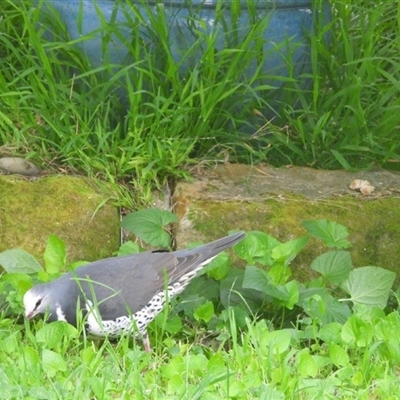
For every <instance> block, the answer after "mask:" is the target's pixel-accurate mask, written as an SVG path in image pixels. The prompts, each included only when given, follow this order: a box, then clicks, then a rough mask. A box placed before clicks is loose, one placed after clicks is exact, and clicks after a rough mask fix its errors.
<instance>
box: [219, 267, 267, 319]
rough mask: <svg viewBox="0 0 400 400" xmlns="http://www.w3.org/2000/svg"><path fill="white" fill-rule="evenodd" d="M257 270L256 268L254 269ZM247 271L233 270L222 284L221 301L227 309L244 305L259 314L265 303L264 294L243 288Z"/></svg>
mask: <svg viewBox="0 0 400 400" xmlns="http://www.w3.org/2000/svg"><path fill="white" fill-rule="evenodd" d="M254 268H255V267H254ZM244 274H245V271H244V270H242V269H233V268H232V269H231V270H230V271H229V273H228V275H227V277H226V278H225V279H223V280H222V281H221V282H220V299H221V303H222V305H223V306H224V307H225V308H228V307H230V306H235V305H238V304H244V305H245V306H246V307H248V308H250V309H251V310H252V311H253V312H257V310H259V308H260V304H262V303H263V302H264V301H265V294H264V292H261V291H258V290H253V289H247V288H244V287H243V278H244Z"/></svg>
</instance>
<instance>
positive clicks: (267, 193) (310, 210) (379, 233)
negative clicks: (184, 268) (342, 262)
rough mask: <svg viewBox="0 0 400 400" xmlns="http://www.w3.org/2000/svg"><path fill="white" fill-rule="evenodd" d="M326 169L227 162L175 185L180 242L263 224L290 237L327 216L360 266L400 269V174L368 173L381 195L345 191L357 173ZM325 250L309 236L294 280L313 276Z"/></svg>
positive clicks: (276, 234) (277, 234)
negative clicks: (314, 263) (341, 228)
mask: <svg viewBox="0 0 400 400" xmlns="http://www.w3.org/2000/svg"><path fill="white" fill-rule="evenodd" d="M323 173H324V172H321V171H315V172H314V171H311V170H310V169H309V168H304V169H300V168H296V169H294V170H293V171H291V169H287V170H284V169H280V170H276V169H272V168H270V167H268V168H267V167H264V168H263V167H257V168H255V169H254V168H251V167H250V166H242V165H241V166H237V167H236V166H235V165H233V166H232V165H230V166H223V167H218V168H217V169H216V170H210V171H205V172H204V171H202V175H201V176H200V177H199V178H198V179H197V180H194V181H193V182H191V183H187V182H180V183H178V185H177V186H176V189H175V193H174V198H173V204H175V210H176V213H177V214H178V216H179V217H180V222H179V225H178V226H177V229H176V231H177V235H176V236H177V239H176V240H177V243H178V246H179V247H180V248H181V247H183V246H185V245H186V244H187V243H188V242H191V241H196V240H202V241H208V240H213V239H216V238H218V237H221V236H224V235H226V234H227V232H228V231H229V230H238V229H240V230H245V231H249V230H260V231H263V232H266V233H268V234H270V235H272V236H274V237H276V238H277V239H278V240H280V241H282V242H285V241H288V240H291V239H294V238H297V237H299V236H302V235H305V234H307V231H306V230H305V228H303V226H302V225H301V222H302V221H305V220H316V219H327V220H332V221H336V222H338V223H340V224H343V225H345V226H346V227H347V228H348V230H349V238H348V239H349V241H350V243H351V244H352V247H351V248H350V249H349V250H350V252H351V256H352V260H353V264H354V266H355V267H361V266H368V265H374V266H380V267H384V268H388V269H390V270H392V271H394V272H396V273H397V272H400V263H399V260H400V199H399V196H398V193H399V191H398V187H399V185H400V175H397V174H392V173H386V174H384V173H383V172H379V175H374V174H373V173H371V174H370V175H369V176H368V179H369V180H370V181H371V182H372V183H373V184H374V185H376V192H375V193H376V195H375V196H362V195H361V194H356V193H352V192H351V191H349V189H348V184H349V183H350V181H351V179H354V178H356V177H358V176H359V175H358V174H357V173H353V174H352V173H348V172H344V171H337V172H336V174H335V171H327V172H326V175H325V176H323V175H322V174H323ZM313 174H315V176H313ZM386 176H387V178H386ZM302 179H303V180H304V184H302ZM386 179H387V180H386ZM389 183H390V184H389ZM307 185H309V188H310V190H309V191H308V192H307ZM379 185H381V186H382V190H380V187H379ZM288 188H290V189H288ZM296 188H298V190H295V189H296ZM388 188H391V190H392V191H391V192H390V193H389V192H388V191H387V189H388ZM328 250H329V249H327V248H326V247H325V246H324V245H323V244H322V242H320V241H318V240H316V239H311V240H310V242H309V243H308V245H307V246H306V248H305V249H303V251H302V252H301V253H300V254H299V256H298V257H297V258H296V259H295V260H294V261H293V262H292V269H293V271H295V275H296V278H298V279H302V278H306V279H309V278H311V277H312V276H313V272H312V270H311V268H310V264H311V262H312V260H313V259H314V258H315V257H317V256H318V255H320V254H322V253H323V252H325V251H328ZM304 274H305V276H304Z"/></svg>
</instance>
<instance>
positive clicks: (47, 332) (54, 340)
mask: <svg viewBox="0 0 400 400" xmlns="http://www.w3.org/2000/svg"><path fill="white" fill-rule="evenodd" d="M77 336H78V331H77V329H76V328H74V327H73V326H72V325H70V324H68V323H66V322H63V321H55V322H52V323H51V324H44V325H43V326H42V327H41V328H40V329H39V330H38V331H37V333H36V340H37V341H38V342H39V343H44V344H45V347H46V348H48V349H54V348H55V347H57V345H58V344H59V343H60V342H61V341H62V339H63V338H64V337H77Z"/></svg>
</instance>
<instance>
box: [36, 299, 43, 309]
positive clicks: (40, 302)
mask: <svg viewBox="0 0 400 400" xmlns="http://www.w3.org/2000/svg"><path fill="white" fill-rule="evenodd" d="M41 304H42V299H39V300H38V301H37V302H36V305H35V309H36V308H38V307H39V306H40V305H41Z"/></svg>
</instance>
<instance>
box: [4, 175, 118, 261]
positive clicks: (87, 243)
mask: <svg viewBox="0 0 400 400" xmlns="http://www.w3.org/2000/svg"><path fill="white" fill-rule="evenodd" d="M105 199H106V194H104V193H101V191H100V190H99V185H98V184H97V183H96V181H95V180H94V179H86V178H81V177H75V176H65V175H57V176H47V177H42V178H39V179H36V180H29V179H23V178H20V177H18V176H16V175H2V176H0V251H4V250H7V249H12V248H22V249H23V250H25V251H27V252H29V253H31V254H32V255H34V256H35V257H36V258H37V259H38V260H39V261H42V260H43V253H44V250H45V247H46V241H47V238H48V236H49V235H50V234H54V235H57V236H59V237H60V238H61V239H62V240H63V241H64V242H65V244H66V247H67V254H68V261H69V262H74V261H78V260H88V261H92V260H96V259H99V258H104V257H107V256H111V255H112V253H113V252H114V251H115V250H116V249H117V248H118V242H119V217H118V210H117V208H116V207H114V206H112V205H109V204H107V203H106V202H105Z"/></svg>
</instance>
